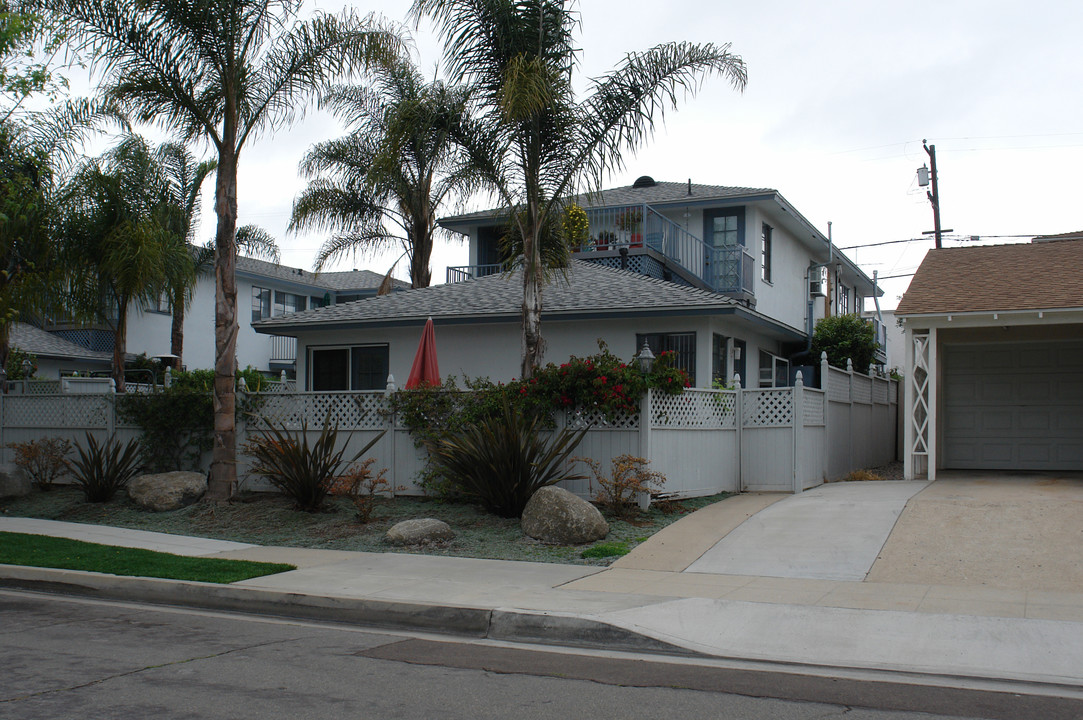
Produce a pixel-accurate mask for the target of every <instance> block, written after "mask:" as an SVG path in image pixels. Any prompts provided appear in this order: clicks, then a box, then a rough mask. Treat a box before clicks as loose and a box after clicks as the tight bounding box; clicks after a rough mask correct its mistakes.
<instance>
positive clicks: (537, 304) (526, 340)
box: [520, 206, 543, 380]
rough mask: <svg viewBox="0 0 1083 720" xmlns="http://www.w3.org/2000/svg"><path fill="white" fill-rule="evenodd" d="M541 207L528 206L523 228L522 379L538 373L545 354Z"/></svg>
mask: <svg viewBox="0 0 1083 720" xmlns="http://www.w3.org/2000/svg"><path fill="white" fill-rule="evenodd" d="M536 215H537V209H536V206H535V207H531V208H529V209H528V215H527V227H526V231H525V232H523V323H522V324H523V345H522V355H523V362H522V367H521V368H520V370H521V373H522V379H523V380H528V379H530V378H531V377H533V376H534V368H536V367H537V366H538V363H539V362H540V361H541V356H542V350H543V345H542V335H541V311H542V283H541V281H542V266H541V240H540V237H539V236H540V234H541V225H540V223H539V222H538V219H537V216H536Z"/></svg>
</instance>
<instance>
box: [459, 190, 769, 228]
mask: <svg viewBox="0 0 1083 720" xmlns="http://www.w3.org/2000/svg"><path fill="white" fill-rule="evenodd" d="M691 191H692V192H691V194H689V185H688V183H680V182H659V183H655V184H654V185H652V186H649V187H643V188H637V187H633V186H632V185H628V186H625V187H619V188H613V189H612V190H601V191H599V192H596V193H590V194H584V195H579V196H577V197H576V202H577V203H578V204H580V205H582V206H583V207H620V206H622V205H642V204H644V203H646V204H648V205H665V204H666V203H682V202H683V203H688V202H695V203H700V202H704V201H709V200H725V199H728V198H737V197H746V196H755V195H765V194H775V193H777V192H778V191H777V190H774V189H772V188H747V187H726V186H724V185H697V184H695V183H693V184H692V185H691ZM502 215H503V210H502V209H500V208H497V209H493V210H481V211H479V212H474V213H469V214H466V215H455V216H453V217H447V218H441V219H440V223H441V224H442V225H447V224H454V225H459V224H464V223H470V222H472V221H476V220H488V219H492V218H496V217H501V216H502Z"/></svg>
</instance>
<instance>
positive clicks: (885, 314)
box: [861, 310, 906, 373]
mask: <svg viewBox="0 0 1083 720" xmlns="http://www.w3.org/2000/svg"><path fill="white" fill-rule="evenodd" d="M861 317H863V318H865V319H866V320H868V321H869V322H871V323H872V324H873V326H874V327H876V329H877V330H878V332H880V335H879V336H878V342H879V343H880V345H881V347H882V348H883V349H884V362H883V366H884V369H885V370H896V371H898V372H900V373H901V372H902V370H903V366H904V365H905V364H906V357H905V354H904V352H903V350H904V349H905V347H906V346H905V345H904V343H903V329H902V326H901V325H900V324H899V319H898V318H896V317H895V311H894V310H866V311H865V312H863V313H861Z"/></svg>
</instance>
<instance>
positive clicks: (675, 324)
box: [298, 313, 777, 387]
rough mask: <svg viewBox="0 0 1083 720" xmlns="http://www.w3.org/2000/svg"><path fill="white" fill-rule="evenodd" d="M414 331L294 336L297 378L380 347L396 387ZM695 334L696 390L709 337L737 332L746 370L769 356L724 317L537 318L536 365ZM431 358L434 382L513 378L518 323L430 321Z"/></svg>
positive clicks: (629, 350)
mask: <svg viewBox="0 0 1083 720" xmlns="http://www.w3.org/2000/svg"><path fill="white" fill-rule="evenodd" d="M421 329H422V325H421V324H420V323H419V324H418V325H417V326H416V327H412V328H387V329H374V330H367V331H361V330H353V331H341V330H339V331H313V332H302V333H299V334H300V337H299V338H298V377H300V378H304V381H303V384H302V386H303V387H308V386H309V383H310V379H309V377H308V370H307V360H308V349H309V348H312V347H333V346H343V345H346V346H349V345H364V344H387V345H388V357H389V362H390V370H391V374H392V375H394V376H395V381H396V383H397V384H398V385H399V386H400V387H401V386H402V385H404V384H405V383H406V378H407V377H408V376H409V374H410V366H411V365H412V363H413V360H414V354H415V353H416V352H417V346H418V342H419V340H420V338H421ZM663 332H664V333H677V332H695V333H696V385H697V386H698V387H710V385H711V334H712V332H717V333H719V334H722V335H727V336H731V337H732V336H734V335H735V334H740V336H741V337H742V339H745V340H746V341H747V342H748V349H747V352H748V356H747V357H748V358H749V363H751V364H750V365H749V368H754V367H756V365H755V364H754V363H755V362H756V360H755V359H756V358H758V354H757V353H758V349H759V348H760V347H761V346H765V347H768V348H769V349H773V351H776V352H777V343H774V342H772V341H770V340H768V339H766V338H762V337H760V336H756V335H754V334H749V333H748V332H747V331H746V330H743V329H737V328H735V327H734V325H733V324H732V322H727V321H726V320H725V319H724V318H709V317H685V318H642V319H638V320H632V319H604V320H584V321H574V322H568V321H558V320H546V318H545V315H544V313H543V315H542V335H543V337H544V338H545V341H546V345H547V346H546V352H545V356H544V358H543V363H548V362H553V363H557V364H559V363H561V362H564V361H566V360H567V359H568V358H569V357H570V356H571V355H577V356H580V357H582V356H585V355H591V354H594V353H596V352H598V340H599V339H601V340H604V341H605V342H606V343H607V344H608V346H609V350H610V352H612V353H613V354H615V355H617V356H618V357H621V358H623V359H625V360H630V359H631V357H632V356H633V355H634V354H635V352H636V349H637V348H636V347H635V341H636V334H637V333H663ZM436 347H437V359H438V362H439V365H440V374H441V377H444V378H446V377H448V376H449V375H454V376H457V377H458V378H460V379H461V377H462V376H467V377H471V378H475V377H488V378H489V379H491V380H494V381H508V380H511V379H512V378H515V377H518V376H519V374H520V373H519V369H520V367H519V362H520V328H519V323H518V322H506V323H476V324H472V325H453V324H441V323H440V322H439V321H437V323H436Z"/></svg>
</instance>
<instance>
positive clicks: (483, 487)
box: [426, 401, 589, 518]
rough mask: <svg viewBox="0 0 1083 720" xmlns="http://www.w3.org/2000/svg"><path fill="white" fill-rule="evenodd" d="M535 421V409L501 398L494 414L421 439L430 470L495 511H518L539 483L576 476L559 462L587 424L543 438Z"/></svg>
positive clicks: (505, 513) (509, 515)
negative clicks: (526, 409) (498, 410)
mask: <svg viewBox="0 0 1083 720" xmlns="http://www.w3.org/2000/svg"><path fill="white" fill-rule="evenodd" d="M541 424H542V423H541V419H540V418H539V417H538V416H537V415H535V414H530V413H524V412H522V411H520V410H519V409H517V408H515V407H514V406H513V405H512V404H511V403H509V402H507V401H504V402H503V403H502V406H501V413H500V415H499V416H496V417H486V418H483V419H481V420H478V421H477V422H476V423H473V424H470V425H466V426H464V427H462V428H461V429H459V430H458V431H456V432H452V433H448V434H447V435H443V436H439V437H436V438H434V439H433V440H430V441H428V442H427V443H426V444H427V445H428V448H429V456H430V458H431V459H432V462H433V464H434V469H435V471H436V472H437V473H438V474H439V475H440V476H441V477H443V478H444V479H445V480H446V481H447V482H448V483H449V484H450V486H451V487H452V489H453V490H454V491H455V492H458V493H461V494H462V496H463V497H464V498H466V499H468V500H472V501H476V502H478V503H480V504H481V505H482V506H483V507H484V508H485V509H486V510H489V511H491V512H493V513H495V514H496V515H499V516H500V517H506V518H514V517H520V516H522V514H523V508H524V507H526V504H527V501H528V500H530V498H531V496H532V495H533V494H534V493H535V492H536V491H537V490H538V489H539V488H542V487H545V486H546V485H552V484H554V483H557V482H559V481H561V480H565V479H573V478H575V479H578V478H579V477H581V476H578V475H572V474H570V473H568V472H566V471H565V470H563V469H562V466H563V464H564V462H565V460H567V458H568V456H569V455H571V453H572V451H573V450H574V449H575V448H576V446H578V445H579V443H580V441H582V439H583V436H584V435H586V433H587V430H588V429H589V428H584V429H582V430H571V429H569V428H565V429H564V430H561V431H560V432H558V433H556V434H555V435H554V437H553V438H552V439H550V440H544V439H542V438H541V437H540V435H539V430H540V429H541Z"/></svg>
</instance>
